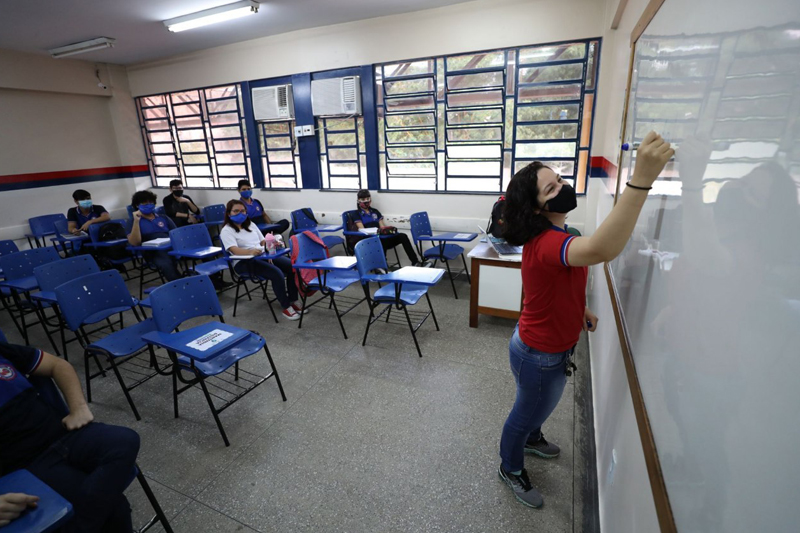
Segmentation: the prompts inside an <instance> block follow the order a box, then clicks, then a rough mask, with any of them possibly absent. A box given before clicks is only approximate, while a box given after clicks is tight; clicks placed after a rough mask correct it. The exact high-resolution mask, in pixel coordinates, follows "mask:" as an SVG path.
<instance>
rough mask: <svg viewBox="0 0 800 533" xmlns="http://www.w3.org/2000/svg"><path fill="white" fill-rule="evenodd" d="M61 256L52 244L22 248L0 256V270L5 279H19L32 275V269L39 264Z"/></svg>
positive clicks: (57, 259)
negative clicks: (44, 246) (43, 246)
mask: <svg viewBox="0 0 800 533" xmlns="http://www.w3.org/2000/svg"><path fill="white" fill-rule="evenodd" d="M60 260H61V256H60V255H58V251H57V250H56V249H55V248H53V247H52V246H48V247H47V248H34V249H33V250H23V251H21V252H17V253H15V254H8V255H4V256H1V257H0V270H2V271H3V275H4V276H5V277H6V279H19V278H24V277H27V276H33V269H34V268H36V267H38V266H39V265H44V264H47V263H52V262H53V261H60Z"/></svg>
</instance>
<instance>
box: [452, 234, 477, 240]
mask: <svg viewBox="0 0 800 533" xmlns="http://www.w3.org/2000/svg"><path fill="white" fill-rule="evenodd" d="M470 236H472V234H471V233H456V234H455V235H454V236H453V238H454V239H469V238H470Z"/></svg>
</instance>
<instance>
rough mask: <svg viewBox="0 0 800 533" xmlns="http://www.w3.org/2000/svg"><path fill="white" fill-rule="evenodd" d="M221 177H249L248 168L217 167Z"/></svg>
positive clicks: (238, 166)
mask: <svg viewBox="0 0 800 533" xmlns="http://www.w3.org/2000/svg"><path fill="white" fill-rule="evenodd" d="M217 173H218V174H219V175H220V176H247V167H245V166H244V165H217Z"/></svg>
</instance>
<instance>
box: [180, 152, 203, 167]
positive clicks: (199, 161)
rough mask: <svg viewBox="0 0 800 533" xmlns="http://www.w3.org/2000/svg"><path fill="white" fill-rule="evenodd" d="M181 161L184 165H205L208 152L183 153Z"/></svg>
mask: <svg viewBox="0 0 800 533" xmlns="http://www.w3.org/2000/svg"><path fill="white" fill-rule="evenodd" d="M183 163H184V164H186V165H207V164H208V154H184V155H183Z"/></svg>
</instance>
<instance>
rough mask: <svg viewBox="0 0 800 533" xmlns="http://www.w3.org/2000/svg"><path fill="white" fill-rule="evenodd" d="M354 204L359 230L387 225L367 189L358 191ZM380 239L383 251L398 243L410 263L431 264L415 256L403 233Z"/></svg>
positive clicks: (415, 253) (421, 265)
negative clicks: (356, 208) (356, 210)
mask: <svg viewBox="0 0 800 533" xmlns="http://www.w3.org/2000/svg"><path fill="white" fill-rule="evenodd" d="M356 205H357V207H358V218H356V220H355V223H356V227H357V228H358V229H359V230H362V229H364V228H385V227H387V226H386V224H385V223H384V222H383V215H382V214H381V212H380V211H378V210H377V209H375V208H374V207H372V197H371V195H370V192H369V191H368V190H367V189H361V190H360V191H358V197H357V200H356ZM380 240H381V244H382V245H383V251H384V253H385V252H387V251H388V250H391V249H392V248H394V247H395V246H398V245H400V246H402V247H403V250H405V252H406V255H407V256H408V260H409V261H410V262H411V264H412V265H414V266H420V267H429V266H431V264H432V263H431V262H430V261H427V260H426V261H420V260H419V257H417V252H416V251H415V250H414V246H412V245H411V241H410V240H409V238H408V235H406V234H405V233H400V232H397V233H395V234H393V235H388V236H382V237H381V239H380Z"/></svg>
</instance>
